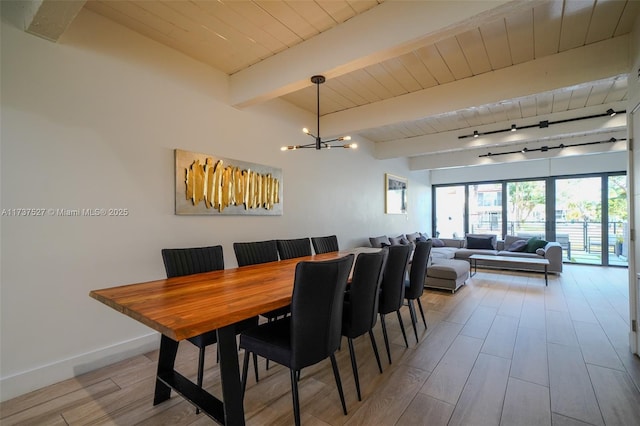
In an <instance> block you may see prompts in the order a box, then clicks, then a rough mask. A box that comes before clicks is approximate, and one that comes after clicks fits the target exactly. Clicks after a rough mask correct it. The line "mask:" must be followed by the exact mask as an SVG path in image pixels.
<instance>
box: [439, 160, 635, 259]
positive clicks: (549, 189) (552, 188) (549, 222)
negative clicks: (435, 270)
mask: <svg viewBox="0 0 640 426" xmlns="http://www.w3.org/2000/svg"><path fill="white" fill-rule="evenodd" d="M620 175H627V181H628V180H629V178H628V174H627V172H626V171H619V172H604V173H590V174H580V175H558V176H548V177H538V178H536V177H530V178H520V179H505V180H494V181H478V182H460V183H452V184H444V185H433V186H432V200H433V203H432V216H431V217H432V235H435V234H434V233H435V232H436V220H437V218H436V204H437V198H436V188H440V187H447V186H464V188H465V201H464V233H465V234H467V233H469V220H470V219H469V210H470V209H469V192H470V190H469V187H470V186H471V185H483V184H501V185H502V234H501V235H502V236H504V235H508V223H507V197H508V194H507V184H508V183H510V182H524V181H545V187H546V189H545V194H546V207H545V214H546V218H545V219H546V220H545V238H546V239H547V240H548V241H556V236H557V235H556V234H557V220H556V181H557V180H559V179H580V178H592V177H598V178H600V179H601V198H600V204H601V209H602V212H601V238H602V239H601V241H608V223H609V209H608V197H609V191H608V184H609V177H610V176H620ZM627 194H629V188H627ZM627 202H629V200H628V196H627ZM628 223H630V222H629V221H628ZM630 244H632V242H631V243H630ZM600 250H601V263H600V264H599V265H598V266H611V267H623V268H626V267H628V265H614V264H610V263H609V256H608V246H607V244H601V248H600ZM563 261H565V260H564V256H563ZM565 263H570V262H566V261H565ZM585 264H586V263H585Z"/></svg>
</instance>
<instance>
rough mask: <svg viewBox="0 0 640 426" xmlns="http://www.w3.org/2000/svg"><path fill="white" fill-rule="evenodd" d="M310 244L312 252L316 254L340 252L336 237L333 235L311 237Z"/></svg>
mask: <svg viewBox="0 0 640 426" xmlns="http://www.w3.org/2000/svg"><path fill="white" fill-rule="evenodd" d="M311 244H313V251H314V252H315V253H316V254H322V253H330V252H332V251H338V250H340V249H339V248H338V237H336V236H335V235H329V236H327V237H311Z"/></svg>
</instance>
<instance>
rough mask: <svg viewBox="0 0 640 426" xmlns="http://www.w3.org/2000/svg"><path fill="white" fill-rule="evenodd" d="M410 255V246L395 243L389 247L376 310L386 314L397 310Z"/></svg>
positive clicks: (400, 301)
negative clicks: (395, 244)
mask: <svg viewBox="0 0 640 426" xmlns="http://www.w3.org/2000/svg"><path fill="white" fill-rule="evenodd" d="M410 255H411V246H409V245H397V246H390V247H389V258H388V259H387V266H386V267H385V268H384V275H383V277H382V286H381V287H380V302H379V303H380V304H379V307H378V312H380V313H381V314H388V313H390V312H394V311H397V310H398V309H400V307H401V306H402V302H403V301H404V280H405V275H406V273H407V265H408V264H409V256H410Z"/></svg>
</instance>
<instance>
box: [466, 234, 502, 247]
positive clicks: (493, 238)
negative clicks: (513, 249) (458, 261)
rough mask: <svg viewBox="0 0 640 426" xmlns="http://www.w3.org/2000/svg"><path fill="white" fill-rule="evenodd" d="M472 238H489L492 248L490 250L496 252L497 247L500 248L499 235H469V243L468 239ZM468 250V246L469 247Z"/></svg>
mask: <svg viewBox="0 0 640 426" xmlns="http://www.w3.org/2000/svg"><path fill="white" fill-rule="evenodd" d="M469 237H472V238H489V239H490V241H491V247H490V249H492V250H495V249H496V247H497V246H498V237H497V235H493V234H467V236H466V240H467V241H468V238H469ZM467 248H469V247H468V245H467Z"/></svg>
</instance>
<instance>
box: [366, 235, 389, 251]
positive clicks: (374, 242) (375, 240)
mask: <svg viewBox="0 0 640 426" xmlns="http://www.w3.org/2000/svg"><path fill="white" fill-rule="evenodd" d="M369 242H370V243H371V247H376V248H380V247H382V243H385V244H386V245H389V244H390V243H389V238H387V236H386V235H381V236H379V237H370V238H369Z"/></svg>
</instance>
